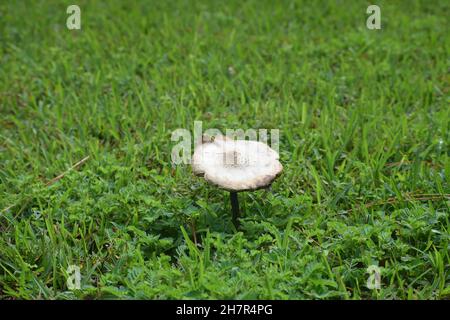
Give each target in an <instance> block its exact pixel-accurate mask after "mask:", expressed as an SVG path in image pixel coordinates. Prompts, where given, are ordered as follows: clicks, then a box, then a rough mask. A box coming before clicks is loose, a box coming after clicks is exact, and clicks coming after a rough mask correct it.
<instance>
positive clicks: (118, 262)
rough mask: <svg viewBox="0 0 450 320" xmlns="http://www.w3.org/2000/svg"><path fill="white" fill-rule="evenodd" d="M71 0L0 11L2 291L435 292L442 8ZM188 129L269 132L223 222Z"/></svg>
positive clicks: (446, 294) (449, 197)
mask: <svg viewBox="0 0 450 320" xmlns="http://www.w3.org/2000/svg"><path fill="white" fill-rule="evenodd" d="M70 4H73V3H72V2H67V1H40V2H38V1H2V2H1V4H0V299H109V298H117V299H448V298H450V253H449V252H450V223H449V221H450V218H449V212H450V183H449V182H450V179H449V176H450V125H449V119H450V108H449V102H450V95H449V91H450V75H449V74H450V73H449V70H450V64H449V61H450V60H449V57H450V55H449V49H450V38H449V30H450V22H449V19H448V12H449V11H450V4H449V3H448V1H377V3H376V4H378V5H379V6H380V8H381V27H382V28H381V30H369V29H367V27H366V19H367V18H368V16H369V14H367V13H366V9H367V7H368V5H370V4H373V3H370V2H367V1H350V0H346V1H331V0H330V1H306V0H305V1H289V2H288V1H265V0H252V1H245V2H242V1H170V2H169V1H87V0H83V1H82V0H79V1H77V3H76V4H77V5H79V7H80V9H81V30H68V29H67V27H66V19H67V18H68V16H69V15H68V14H67V13H66V8H67V6H68V5H70ZM194 121H202V123H203V129H204V130H206V129H208V128H218V129H220V130H223V131H225V129H227V128H231V129H235V128H236V129H237V128H242V129H244V130H246V129H249V128H254V129H256V130H257V129H260V128H266V129H269V130H270V129H279V133H280V147H279V153H280V162H281V163H282V164H283V166H284V170H283V174H282V175H281V176H280V177H279V178H278V179H277V180H276V181H275V182H274V183H273V185H272V186H271V188H269V189H264V190H259V191H255V192H245V193H241V194H239V197H240V201H241V207H242V208H241V209H242V218H241V226H240V228H239V229H238V230H236V229H235V227H234V226H233V224H232V222H231V213H230V210H231V209H230V202H229V193H228V192H226V191H223V190H221V189H218V188H216V187H213V186H211V185H209V184H207V183H206V182H205V181H204V180H203V179H201V178H199V177H196V176H194V175H193V173H192V170H191V167H190V166H189V165H176V166H175V165H173V164H172V162H171V150H172V148H173V147H174V145H175V142H174V141H172V140H171V136H172V132H173V131H174V130H176V129H178V128H183V129H188V130H191V131H192V130H193V127H194ZM80 161H81V162H80ZM73 266H76V267H78V268H79V270H80V275H81V279H80V287H79V288H75V289H74V288H73V287H70V285H69V284H68V283H69V282H68V279H69V280H70V279H72V280H73V277H72V276H73V273H72V271H71V269H70V267H73ZM371 270H378V271H376V272H375V273H374V272H373V271H371ZM375 275H378V276H379V280H380V281H379V282H378V284H379V286H377V287H373V286H370V285H369V286H368V281H369V284H370V283H373V281H374V279H375V280H376V277H375ZM371 279H372V280H371ZM371 281H372V282H371Z"/></svg>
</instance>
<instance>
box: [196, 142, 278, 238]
mask: <svg viewBox="0 0 450 320" xmlns="http://www.w3.org/2000/svg"><path fill="white" fill-rule="evenodd" d="M278 159H279V155H278V153H277V152H276V151H275V150H273V149H271V148H270V147H269V146H268V145H267V144H265V143H262V142H258V141H248V140H233V139H229V138H227V137H226V136H216V137H215V138H214V139H212V138H209V137H204V138H203V143H202V144H200V145H198V146H197V147H196V148H195V150H194V155H193V157H192V169H193V172H194V174H195V175H197V176H202V177H204V179H205V180H206V181H208V182H209V183H211V184H213V185H216V186H218V187H219V188H222V189H225V190H227V191H229V192H230V200H231V208H232V214H233V216H232V217H233V224H234V226H235V227H236V229H237V228H238V227H239V221H238V219H239V200H238V192H241V191H252V190H257V189H262V188H266V187H269V186H270V185H271V184H272V182H273V181H274V180H275V179H276V178H277V177H278V176H279V175H280V174H281V171H282V170H283V166H282V165H281V163H280V162H279V161H278Z"/></svg>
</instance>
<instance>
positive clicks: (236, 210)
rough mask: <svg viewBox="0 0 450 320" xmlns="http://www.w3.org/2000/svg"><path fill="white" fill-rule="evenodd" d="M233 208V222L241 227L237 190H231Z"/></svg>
mask: <svg viewBox="0 0 450 320" xmlns="http://www.w3.org/2000/svg"><path fill="white" fill-rule="evenodd" d="M230 200H231V210H232V211H233V224H234V226H235V227H236V229H237V228H238V227H239V220H238V219H239V198H238V194H237V192H233V191H231V192H230Z"/></svg>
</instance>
